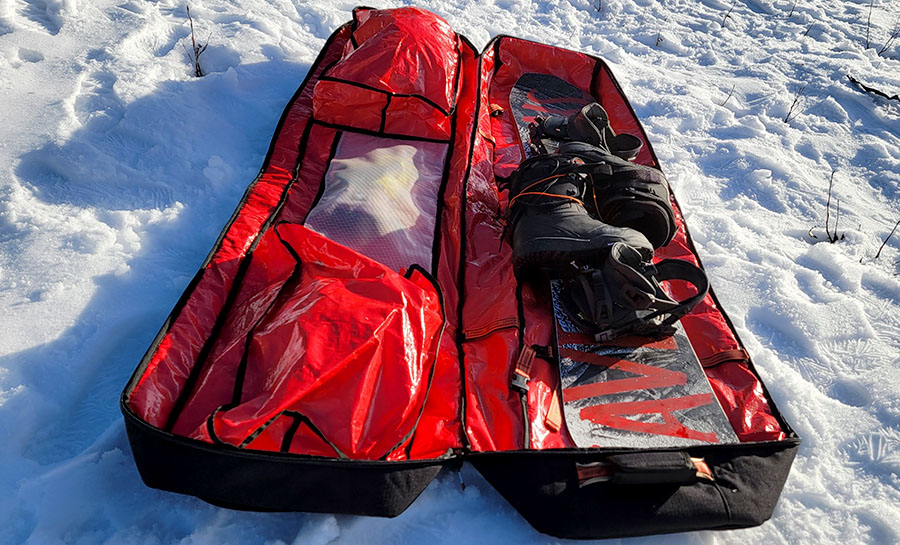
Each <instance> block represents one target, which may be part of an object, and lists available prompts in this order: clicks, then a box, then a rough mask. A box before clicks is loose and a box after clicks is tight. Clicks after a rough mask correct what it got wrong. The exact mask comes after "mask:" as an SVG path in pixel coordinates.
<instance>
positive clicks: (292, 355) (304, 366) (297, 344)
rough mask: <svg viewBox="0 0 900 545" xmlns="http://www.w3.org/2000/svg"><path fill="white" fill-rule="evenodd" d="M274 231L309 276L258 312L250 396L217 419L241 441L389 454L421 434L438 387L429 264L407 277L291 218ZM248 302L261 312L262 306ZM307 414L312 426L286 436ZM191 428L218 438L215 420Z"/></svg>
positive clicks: (325, 452)
mask: <svg viewBox="0 0 900 545" xmlns="http://www.w3.org/2000/svg"><path fill="white" fill-rule="evenodd" d="M276 231H277V232H276ZM266 238H268V239H269V245H270V246H272V247H273V248H274V246H275V244H276V243H277V242H278V240H277V239H278V238H280V239H281V241H283V243H284V246H285V248H283V252H284V253H285V254H287V255H286V256H284V255H283V256H281V258H285V257H286V259H288V260H290V259H292V257H296V258H299V263H297V266H298V268H299V270H300V274H299V275H297V274H294V275H292V277H291V278H290V279H289V280H287V281H285V282H284V283H282V287H284V288H285V289H279V290H278V294H277V296H276V297H275V300H274V301H273V302H270V303H267V304H266V305H265V306H267V307H269V308H268V310H267V312H266V313H265V315H264V316H263V317H262V318H261V319H258V320H256V322H257V323H256V326H255V328H254V330H255V331H254V334H253V336H252V340H251V341H250V343H249V348H248V353H247V356H246V369H245V371H244V374H243V384H242V385H241V384H239V385H238V386H237V387H238V389H239V393H240V396H239V402H238V403H237V404H236V405H234V406H231V405H228V406H225V407H222V408H220V410H217V411H216V412H215V413H214V415H213V416H212V422H211V424H210V426H209V427H210V428H211V429H212V430H213V431H214V433H215V435H216V437H217V438H218V440H220V441H223V442H225V443H229V444H232V445H234V446H242V447H247V448H253V449H262V450H275V451H279V450H281V449H282V445H286V446H287V449H286V450H287V451H289V452H302V453H305V454H316V455H321V456H334V455H335V450H338V452H340V453H341V454H342V455H345V456H346V457H348V458H353V459H377V458H380V457H382V456H387V455H388V454H390V453H391V452H393V450H394V448H395V446H396V445H398V444H399V443H401V440H402V439H403V438H404V437H409V436H410V434H411V433H412V431H413V429H414V428H415V425H416V421H417V420H418V416H419V414H420V412H421V408H422V405H423V404H424V403H425V397H426V395H427V392H428V389H429V386H430V380H429V376H430V374H431V370H432V367H433V366H434V361H435V356H436V353H437V346H438V342H439V338H440V333H441V329H442V327H443V324H444V319H443V311H442V308H441V303H440V298H439V296H438V293H437V291H436V288H435V287H434V286H433V285H432V284H431V283H430V281H429V280H428V279H427V278H426V277H425V276H424V275H423V274H422V273H421V272H420V270H418V269H414V270H413V271H412V274H411V276H410V277H409V278H408V279H407V278H405V277H403V276H401V275H399V274H398V273H396V272H394V271H392V270H391V269H389V268H388V267H386V266H385V265H383V264H380V263H377V262H375V261H374V260H372V259H369V258H367V257H365V256H363V255H362V254H359V253H357V252H354V251H352V250H350V249H348V248H346V247H343V246H341V245H339V244H337V243H335V242H333V241H331V240H329V239H327V238H325V237H323V236H321V235H318V234H317V233H315V232H313V231H311V230H309V229H307V228H305V227H303V226H299V225H290V224H281V225H279V226H278V227H277V228H276V229H275V230H273V231H270V232H269V233H267V234H266V235H265V237H264V239H266ZM272 239H275V240H272ZM273 289H274V288H273ZM263 291H264V292H265V291H273V290H271V289H270V290H263ZM249 306H250V308H249V309H248V312H249V313H250V314H253V315H255V314H256V313H257V312H256V311H257V309H258V308H259V307H260V305H258V304H253V302H251V304H250V305H249ZM242 321H249V320H242ZM301 417H305V419H304V425H305V426H306V427H305V429H304V432H305V433H304V434H297V435H295V436H294V437H293V438H290V437H288V438H287V439H286V438H285V434H286V433H287V431H288V430H289V429H290V427H291V425H292V424H293V423H294V420H295V418H301ZM273 419H274V420H273ZM306 422H310V423H313V424H314V426H315V428H313V427H311V426H310V425H309V424H307V423H306ZM298 430H299V428H298ZM316 430H317V431H318V433H317V431H316ZM309 431H312V437H310V434H309V433H308V432H309ZM257 432H259V433H258V434H257V435H255V436H254V433H257ZM319 433H321V435H322V436H324V437H325V438H327V440H328V441H326V440H325V439H323V438H322V437H320V436H319ZM189 436H190V437H193V438H195V439H200V440H208V439H209V437H208V436H209V431H208V428H207V425H206V423H205V422H204V423H203V424H202V425H201V426H199V427H198V428H197V429H196V430H195V431H194V432H193V433H191V434H189ZM328 442H330V443H333V445H334V447H331V445H329V444H328Z"/></svg>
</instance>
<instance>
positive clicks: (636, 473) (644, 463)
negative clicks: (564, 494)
mask: <svg viewBox="0 0 900 545" xmlns="http://www.w3.org/2000/svg"><path fill="white" fill-rule="evenodd" d="M575 472H576V474H577V476H578V487H579V488H583V487H585V486H589V485H592V484H595V483H601V482H608V483H611V484H619V485H646V484H677V485H688V484H694V483H695V482H697V480H698V479H702V480H707V481H713V480H714V478H713V475H712V471H711V470H710V468H709V466H708V465H707V464H706V461H704V459H703V458H693V457H691V456H690V455H689V454H688V453H686V452H677V451H676V452H633V453H627V454H615V455H612V456H608V457H607V458H606V460H605V461H603V462H592V463H588V464H580V463H576V464H575Z"/></svg>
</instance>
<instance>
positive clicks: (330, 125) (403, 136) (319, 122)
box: [310, 118, 452, 144]
mask: <svg viewBox="0 0 900 545" xmlns="http://www.w3.org/2000/svg"><path fill="white" fill-rule="evenodd" d="M310 121H311V122H312V123H314V124H316V125H319V126H321V127H327V128H329V129H334V130H336V131H343V132H355V133H358V134H365V135H368V136H378V137H380V138H393V139H395V140H412V141H414V142H434V143H436V144H449V143H450V142H451V141H452V138H428V137H426V136H409V135H406V134H394V133H390V132H383V131H380V130H378V131H370V130H367V129H360V128H358V127H351V126H349V125H341V124H339V123H330V122H328V121H322V120H321V119H315V118H311V119H310Z"/></svg>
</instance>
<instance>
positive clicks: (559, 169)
mask: <svg viewBox="0 0 900 545" xmlns="http://www.w3.org/2000/svg"><path fill="white" fill-rule="evenodd" d="M583 166H584V165H583V164H582V161H581V160H580V159H578V158H575V157H566V156H559V155H537V156H534V157H532V158H530V159H527V160H525V161H524V162H523V163H522V164H521V165H520V166H519V168H517V169H516V170H515V172H513V174H512V176H511V178H510V192H509V195H510V205H509V206H510V222H509V226H510V228H511V229H512V248H513V265H514V266H515V267H516V268H517V269H520V270H521V269H523V268H541V269H546V270H552V271H554V272H556V273H558V274H563V273H564V271H565V270H567V269H573V268H572V267H571V266H570V264H571V263H572V262H575V263H576V264H577V265H588V266H591V265H597V264H600V263H603V262H604V261H605V259H606V256H607V254H608V253H609V250H610V248H611V247H612V245H613V244H615V243H617V242H623V243H625V244H628V245H629V246H631V247H633V248H635V251H637V252H638V253H639V254H640V255H642V256H643V257H644V258H645V259H647V260H649V259H650V258H651V257H652V256H653V246H652V245H651V244H650V241H648V240H647V238H646V237H645V236H644V235H642V234H641V233H640V232H638V231H636V230H634V229H630V228H628V227H614V226H611V225H608V224H606V223H603V222H602V221H599V220H597V219H595V218H593V217H591V216H590V214H588V212H587V210H586V209H585V207H584V200H583V199H584V194H585V188H586V186H587V184H588V179H587V176H586V175H585V174H583V173H578V172H573V169H574V170H577V169H579V168H581V167H583Z"/></svg>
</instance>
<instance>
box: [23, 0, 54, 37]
mask: <svg viewBox="0 0 900 545" xmlns="http://www.w3.org/2000/svg"><path fill="white" fill-rule="evenodd" d="M14 6H15V7H14V9H13V10H12V12H13V16H14V17H16V18H18V19H20V22H21V23H22V24H23V26H25V27H26V28H32V29H34V30H43V31H45V32H47V33H48V34H50V35H52V36H55V35H56V34H58V33H59V29H60V28H62V24H63V20H62V16H61V14H60V11H61V9H62V2H61V1H59V0H15V1H14Z"/></svg>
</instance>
